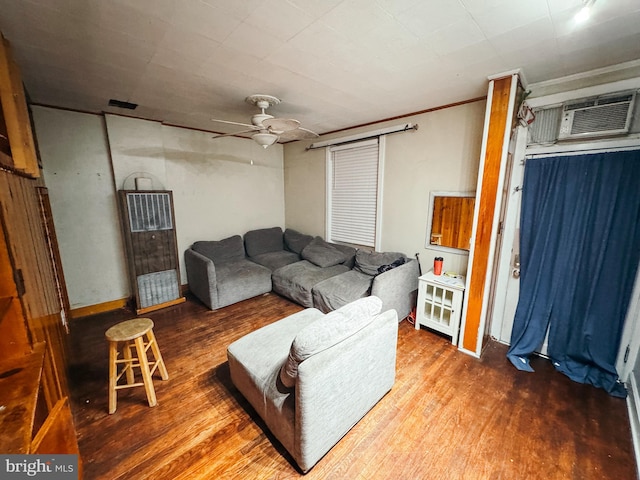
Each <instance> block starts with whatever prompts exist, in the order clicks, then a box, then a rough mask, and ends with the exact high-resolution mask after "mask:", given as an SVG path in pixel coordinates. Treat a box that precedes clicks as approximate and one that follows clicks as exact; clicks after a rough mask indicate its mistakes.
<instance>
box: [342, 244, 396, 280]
mask: <svg viewBox="0 0 640 480" xmlns="http://www.w3.org/2000/svg"><path fill="white" fill-rule="evenodd" d="M404 256H405V255H404V254H403V253H399V252H368V251H366V250H358V251H357V252H356V263H355V266H354V267H353V268H354V270H357V271H359V272H362V273H366V274H367V275H371V276H375V275H377V274H378V273H379V272H378V268H380V267H381V266H383V265H389V264H391V263H393V262H395V261H396V260H398V259H399V258H402V257H404Z"/></svg>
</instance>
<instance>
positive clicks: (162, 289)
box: [120, 190, 185, 314]
mask: <svg viewBox="0 0 640 480" xmlns="http://www.w3.org/2000/svg"><path fill="white" fill-rule="evenodd" d="M120 208H121V217H122V230H123V233H124V237H125V244H126V248H127V262H128V264H129V277H130V279H131V289H132V290H133V293H134V298H135V301H136V312H137V313H138V314H143V313H145V312H150V311H152V310H157V309H159V308H163V307H167V306H169V305H175V304H177V303H181V302H184V300H185V299H184V297H183V296H182V294H181V292H180V267H179V263H178V247H177V240H176V228H175V220H174V218H175V216H174V213H173V195H172V193H171V192H170V191H138V190H120Z"/></svg>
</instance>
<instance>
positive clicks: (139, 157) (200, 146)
mask: <svg viewBox="0 0 640 480" xmlns="http://www.w3.org/2000/svg"><path fill="white" fill-rule="evenodd" d="M34 119H35V124H36V134H37V136H38V141H39V147H40V151H41V156H42V160H43V167H44V177H45V183H46V185H47V187H49V191H50V195H51V202H52V209H53V216H54V223H55V225H56V231H57V234H58V238H59V242H60V250H61V256H62V262H63V268H64V273H65V277H66V281H67V288H68V290H69V297H70V302H71V305H72V308H79V307H83V306H90V305H96V304H100V303H104V302H108V301H112V300H119V299H122V298H126V297H128V296H130V288H129V280H128V274H127V269H126V263H125V258H126V257H125V254H124V247H123V241H122V235H121V232H120V224H119V215H118V211H117V202H116V191H117V190H118V189H122V188H123V187H126V188H130V185H132V182H133V178H134V177H135V176H146V175H148V176H149V177H151V178H153V180H154V182H155V183H156V184H158V185H159V186H160V188H164V189H167V190H172V191H173V197H174V210H175V214H176V219H175V220H176V232H177V239H178V254H179V260H180V269H181V281H182V283H183V284H186V283H187V277H186V272H185V269H184V262H183V253H184V250H185V249H187V248H188V247H189V246H190V245H191V244H192V243H193V242H195V241H197V240H207V239H209V240H219V239H222V238H225V237H228V236H231V235H235V234H243V233H245V232H246V231H247V230H251V229H254V228H262V227H271V226H281V227H284V173H283V149H282V146H281V145H275V146H272V147H269V148H268V149H263V148H262V147H260V146H258V145H257V144H255V142H253V141H252V140H245V139H239V138H222V139H217V140H214V139H213V138H212V135H211V134H210V133H206V132H201V131H195V130H189V129H183V128H177V127H169V126H166V125H162V124H161V123H159V122H151V121H146V120H138V119H133V118H128V117H121V116H117V115H107V116H106V120H105V118H104V117H102V116H100V115H88V114H81V113H77V112H69V111H64V110H57V109H51V108H45V107H35V108H34ZM252 163H253V164H252ZM154 187H155V185H154Z"/></svg>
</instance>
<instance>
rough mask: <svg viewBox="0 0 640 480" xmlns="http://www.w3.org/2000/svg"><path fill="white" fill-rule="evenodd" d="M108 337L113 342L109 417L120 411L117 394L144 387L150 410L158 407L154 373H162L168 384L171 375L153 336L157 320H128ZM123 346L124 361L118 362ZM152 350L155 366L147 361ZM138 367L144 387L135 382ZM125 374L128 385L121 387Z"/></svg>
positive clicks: (115, 327) (120, 359)
mask: <svg viewBox="0 0 640 480" xmlns="http://www.w3.org/2000/svg"><path fill="white" fill-rule="evenodd" d="M145 335H146V336H147V341H146V342H145V340H144V336H145ZM105 336H106V337H107V340H109V413H113V412H115V411H116V402H117V394H116V390H120V389H122V388H132V387H141V386H143V385H144V389H145V390H146V392H147V400H148V401H149V406H150V407H155V406H156V404H157V400H156V391H155V390H154V388H153V379H152V376H153V373H154V372H155V371H156V369H158V370H159V371H160V376H161V377H162V380H168V379H169V374H168V373H167V369H166V367H165V366H164V361H163V360H162V355H161V354H160V349H159V348H158V343H157V342H156V337H155V335H154V334H153V320H151V319H150V318H134V319H133V320H127V321H126V322H122V323H118V324H117V325H114V326H113V327H111V328H110V329H109V330H107V331H106V332H105ZM119 344H122V356H123V358H118V357H119V355H120V352H119V351H118V346H119ZM149 348H151V351H152V352H153V356H154V358H155V361H153V362H150V361H149V359H148V358H147V350H148V349H149ZM132 349H135V351H136V356H135V357H133V356H132V355H131V351H132ZM120 363H122V364H124V367H123V368H122V370H121V371H120V372H119V373H118V364H120ZM134 367H137V368H140V372H141V373H142V383H140V382H138V383H136V382H135V373H134V371H133V369H134ZM149 367H151V369H150V368H149ZM125 374H126V379H127V383H126V384H124V385H118V380H120V377H122V375H125Z"/></svg>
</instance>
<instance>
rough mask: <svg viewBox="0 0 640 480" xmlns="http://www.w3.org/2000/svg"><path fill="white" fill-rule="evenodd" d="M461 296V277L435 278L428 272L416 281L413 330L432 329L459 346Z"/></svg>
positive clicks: (439, 276)
mask: <svg viewBox="0 0 640 480" xmlns="http://www.w3.org/2000/svg"><path fill="white" fill-rule="evenodd" d="M463 297H464V278H461V277H458V278H454V277H447V276H445V275H434V274H433V271H429V272H427V273H425V274H424V275H422V276H421V277H420V278H419V279H418V308H417V311H416V323H415V328H416V330H419V329H420V326H421V325H422V326H425V327H427V328H431V329H433V330H436V331H438V332H441V333H444V334H445V335H448V336H450V337H451V343H453V344H454V345H457V344H458V333H459V331H460V316H461V314H462V301H463Z"/></svg>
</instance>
